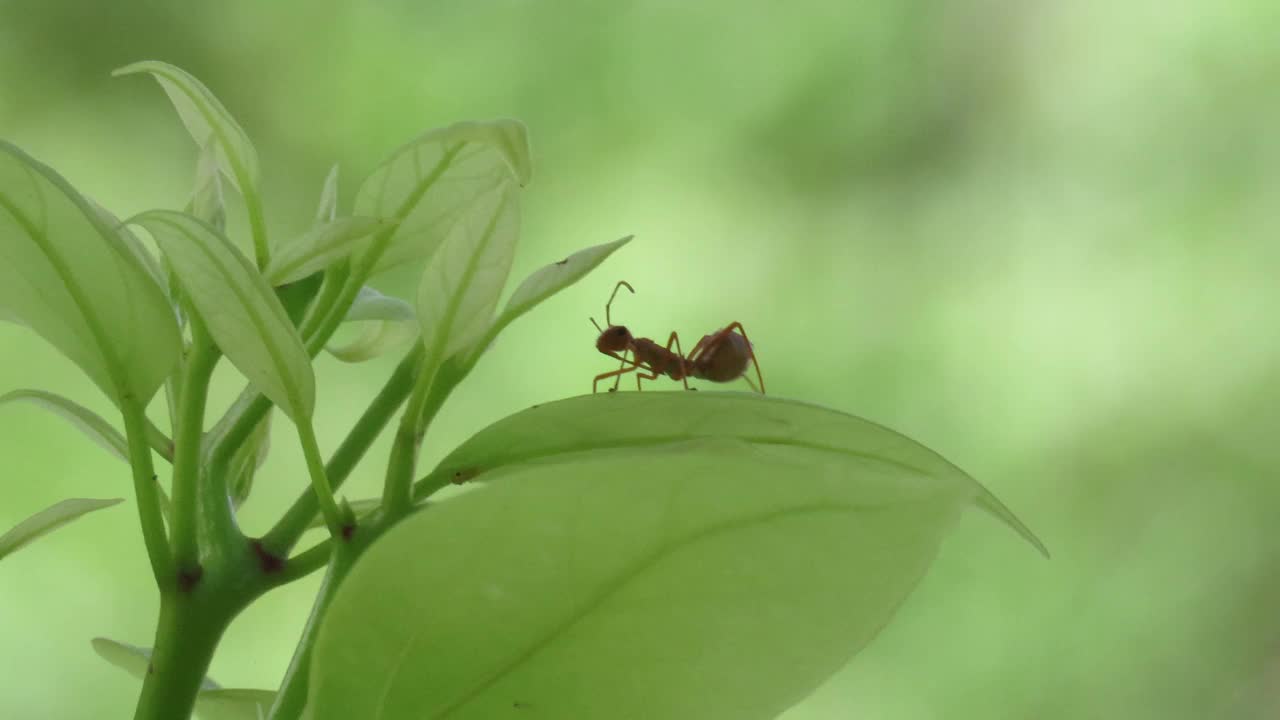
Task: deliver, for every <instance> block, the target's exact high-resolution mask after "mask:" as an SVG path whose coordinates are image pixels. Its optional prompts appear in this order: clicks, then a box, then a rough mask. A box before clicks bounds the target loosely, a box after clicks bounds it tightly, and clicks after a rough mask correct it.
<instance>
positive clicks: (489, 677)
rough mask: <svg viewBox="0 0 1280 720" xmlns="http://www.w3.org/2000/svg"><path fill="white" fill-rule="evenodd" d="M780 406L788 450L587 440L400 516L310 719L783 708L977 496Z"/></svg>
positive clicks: (896, 595) (335, 648)
mask: <svg viewBox="0 0 1280 720" xmlns="http://www.w3.org/2000/svg"><path fill="white" fill-rule="evenodd" d="M699 394H701V393H699ZM645 395H649V393H645ZM690 395H692V393H690ZM614 399H615V398H614V397H610V396H600V397H597V398H594V399H593V400H594V401H596V403H595V404H597V405H599V406H602V407H603V406H604V405H607V404H610V403H609V401H610V400H614ZM663 399H665V398H663ZM660 400H661V399H660ZM761 404H763V403H761ZM579 410H580V411H584V410H585V411H584V412H581V413H580V414H581V415H582V416H583V417H582V418H581V422H582V423H583V424H586V423H591V422H595V423H597V426H599V425H598V424H599V423H600V422H601V421H602V420H604V419H611V418H603V417H601V414H600V413H592V412H591V411H590V410H587V409H585V408H582V407H579ZM738 411H739V412H752V411H749V410H747V409H746V408H745V406H743V407H739V408H738ZM752 414H757V415H763V416H764V417H765V418H769V417H775V415H774V414H772V413H771V412H770V411H769V410H768V409H765V410H762V411H756V412H753V413H752ZM702 415H703V416H704V417H705V416H706V415H708V413H702ZM710 415H711V416H712V417H710V418H708V419H709V421H715V420H716V419H718V416H717V415H715V414H714V413H710ZM665 417H666V418H667V420H668V421H673V422H674V423H675V424H676V425H677V428H675V429H673V430H674V431H675V432H678V431H679V429H681V428H680V427H679V426H680V419H679V418H680V417H681V416H679V415H677V414H675V413H674V412H672V413H669V414H667V415H666V416H665ZM782 417H783V418H784V419H786V420H787V421H789V422H790V423H791V430H792V431H793V432H794V433H795V435H794V437H795V441H794V442H785V443H779V444H764V443H753V442H750V441H749V439H742V438H737V437H710V438H697V437H695V438H692V439H683V440H681V439H678V438H677V439H673V440H672V441H669V442H667V443H664V444H662V445H660V446H645V445H641V446H637V447H632V448H628V447H605V448H600V449H599V450H592V449H591V448H590V447H589V446H588V445H586V443H585V442H584V439H583V438H582V437H580V436H576V435H575V436H573V437H572V442H573V443H574V444H575V445H577V446H578V447H579V450H580V451H579V452H577V453H576V454H574V455H572V456H564V457H554V458H548V459H545V460H543V461H534V460H533V459H530V461H528V462H524V463H521V464H512V465H506V466H503V467H501V468H500V469H494V470H491V471H490V473H488V474H490V475H492V476H494V478H495V479H497V477H498V476H500V478H501V482H491V483H489V484H488V485H487V487H485V488H483V489H480V490H477V491H475V492H471V493H468V494H465V495H462V496H460V497H455V498H452V499H450V500H449V501H448V502H446V503H440V504H439V505H437V506H434V507H432V508H431V509H430V510H429V511H427V512H423V513H419V514H417V515H414V516H412V517H410V518H408V519H406V520H404V521H403V522H402V523H400V524H399V525H397V526H396V527H395V528H393V529H392V530H391V531H390V532H389V533H388V534H387V535H386V536H384V537H383V538H381V539H380V540H379V541H378V542H377V543H376V544H374V545H373V546H372V547H371V548H370V549H369V550H368V551H367V552H366V553H365V554H364V556H363V557H362V558H361V559H360V561H359V562H358V563H357V564H356V566H355V568H354V569H353V570H352V572H351V575H350V576H348V578H347V580H346V582H345V583H343V585H342V586H341V588H340V589H339V591H338V593H337V595H336V596H335V598H334V600H333V604H332V605H331V607H330V609H329V612H328V613H327V614H326V616H325V618H324V620H323V624H322V626H321V630H320V633H319V637H318V639H317V643H316V649H315V656H314V659H313V666H312V674H311V680H310V686H309V689H310V701H311V702H310V705H311V707H312V708H313V712H314V714H315V718H316V720H337V719H338V718H352V717H378V718H382V719H383V720H398V719H401V718H405V719H407V718H414V719H418V718H450V720H473V719H475V720H478V719H479V718H492V717H501V716H505V715H508V714H510V715H512V716H513V717H514V716H515V715H516V714H518V712H519V710H518V709H527V710H529V711H530V713H536V715H537V716H539V717H553V718H604V717H617V716H619V714H620V711H619V708H625V712H624V713H621V714H625V715H626V716H627V717H636V718H646V719H651V720H685V719H687V718H699V719H700V720H767V719H771V718H775V717H777V716H778V715H779V714H781V713H782V712H783V711H784V710H786V709H787V708H789V707H791V706H792V705H794V704H795V703H797V702H798V701H799V700H801V699H802V698H804V697H805V696H806V695H808V694H809V693H811V692H812V691H813V690H814V689H816V688H817V687H818V686H819V685H820V684H822V683H823V682H824V681H825V680H826V679H827V678H829V677H830V676H831V675H832V674H833V673H835V672H836V671H838V670H839V669H840V668H841V667H842V666H843V665H844V664H845V663H847V662H848V660H849V659H850V658H851V657H852V656H853V655H854V654H856V653H857V652H858V651H859V650H860V649H862V648H863V647H864V646H865V645H866V644H867V643H868V642H870V641H871V639H872V638H873V637H874V636H875V634H876V633H877V632H878V631H879V629H880V628H881V627H883V626H884V625H885V623H886V622H888V621H889V619H890V618H891V617H892V616H893V614H894V612H895V611H896V609H897V608H898V607H899V606H900V605H901V603H902V601H903V599H904V598H905V597H906V596H907V595H908V594H909V593H910V591H911V590H912V589H913V588H914V587H915V585H916V584H917V583H918V582H919V580H920V578H921V577H922V576H923V574H924V572H925V570H926V569H927V568H928V566H929V564H930V563H931V562H932V560H933V558H934V556H935V554H936V551H937V548H938V546H939V544H940V542H941V540H942V538H943V536H944V535H945V533H946V532H947V531H948V529H949V528H950V527H951V526H952V525H953V522H954V520H955V519H956V517H958V515H959V512H960V510H961V509H962V508H963V507H964V505H965V503H966V502H967V501H968V499H969V493H970V491H971V489H970V488H969V487H968V486H967V485H965V484H962V483H957V482H952V481H951V480H950V479H948V478H939V477H934V476H932V475H929V474H927V473H921V472H918V471H917V470H915V469H908V468H905V467H902V466H901V465H898V464H896V463H892V462H884V461H882V460H880V459H878V458H870V457H861V456H858V455H854V454H850V453H845V452H840V451H839V450H833V449H829V448H826V447H813V446H810V445H809V444H807V443H805V442H803V440H801V438H804V436H805V434H806V433H807V432H808V431H809V430H820V428H811V427H809V426H808V425H807V424H805V422H804V421H805V420H806V417H805V416H804V415H803V414H801V413H794V414H787V413H783V414H782ZM823 419H824V420H826V419H829V418H823ZM575 427H577V426H575ZM563 430H564V428H563V427H562V426H559V425H556V424H549V425H547V427H546V429H545V432H546V433H547V434H548V435H551V436H554V435H556V434H558V433H560V432H562V431H563ZM516 439H517V440H518V439H519V437H517V438H516ZM422 548H431V552H429V553H424V552H421V549H422Z"/></svg>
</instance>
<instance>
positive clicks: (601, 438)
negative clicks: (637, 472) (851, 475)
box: [416, 392, 1048, 555]
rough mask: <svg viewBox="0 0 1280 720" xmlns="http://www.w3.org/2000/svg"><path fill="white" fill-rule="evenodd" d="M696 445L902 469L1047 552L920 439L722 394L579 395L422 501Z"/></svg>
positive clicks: (515, 420)
mask: <svg viewBox="0 0 1280 720" xmlns="http://www.w3.org/2000/svg"><path fill="white" fill-rule="evenodd" d="M692 437H714V438H733V439H739V440H743V441H745V442H750V443H754V444H757V445H761V446H774V445H788V444H797V445H803V446H806V447H812V448H814V449H815V450H816V451H821V452H834V453H841V454H844V455H848V456H849V457H852V458H870V459H874V460H877V461H881V462H886V463H891V464H896V465H898V466H899V467H901V469H902V471H903V472H910V473H919V474H926V475H929V476H932V477H936V478H942V479H945V480H946V481H947V482H950V483H952V484H955V485H957V486H960V487H963V488H966V491H965V492H967V493H968V494H969V495H970V497H972V498H973V499H974V502H975V503H976V504H977V505H978V506H979V507H980V508H982V509H983V510H985V511H987V512H988V513H990V514H991V515H993V516H995V517H996V518H997V519H999V520H1000V521H1001V522H1003V523H1005V524H1006V525H1008V526H1009V527H1010V528H1011V529H1012V530H1014V531H1015V532H1017V533H1018V534H1019V535H1021V536H1022V537H1023V538H1024V539H1025V540H1026V541H1027V542H1029V543H1031V545H1032V546H1033V547H1035V548H1036V549H1037V550H1039V551H1040V552H1041V553H1042V554H1045V555H1047V554H1048V553H1047V551H1046V550H1045V547H1044V544H1043V543H1041V542H1040V540H1039V538H1037V537H1036V536H1035V534H1034V533H1033V532H1031V530H1030V529H1029V528H1027V526H1026V525H1024V524H1023V523H1022V521H1020V520H1018V518H1017V517H1016V516H1015V515H1014V514H1013V513H1012V512H1011V511H1010V510H1009V509H1008V508H1007V507H1005V506H1004V504H1003V503H1001V502H1000V500H999V499H997V498H996V497H995V496H994V495H992V494H991V493H990V492H988V491H987V489H986V488H984V487H982V485H980V484H979V483H978V481H976V480H974V479H973V478H972V477H970V476H969V475H968V474H967V473H965V472H964V471H963V470H961V469H959V468H957V467H956V466H955V465H952V464H951V463H950V462H948V461H947V460H946V459H945V458H943V457H942V456H941V455H938V454H937V453H935V452H933V451H932V450H929V449H928V448H926V447H924V446H922V445H920V444H919V443H917V442H916V441H914V440H912V439H910V438H908V437H906V436H904V435H901V434H899V433H896V432H894V431H892V430H889V429H888V428H885V427H884V426H882V425H878V424H876V423H874V422H871V421H870V420H865V419H863V418H860V417H857V416H854V415H848V414H846V413H842V412H838V411H835V410H831V409H828V408H823V407H819V406H817V405H810V404H807V403H801V402H796V401H792V400H783V399H779V398H776V397H772V396H771V397H768V398H761V397H758V396H756V395H754V394H739V393H724V392H706V393H689V392H645V393H610V394H609V395H583V396H579V397H574V398H569V399H567V400H560V401H557V402H553V403H548V404H546V405H539V406H535V407H533V408H530V409H528V410H525V411H523V412H519V413H516V414H514V415H511V416H509V417H506V418H503V419H502V420H499V421H498V422H496V423H494V424H493V425H490V426H489V427H487V428H485V429H484V430H481V431H480V432H479V433H477V434H475V435H474V436H472V437H471V438H470V439H469V440H467V441H466V442H464V443H463V444H462V445H460V446H459V447H458V448H457V449H455V450H454V451H453V452H452V453H450V454H449V455H448V456H447V457H445V459H444V460H442V461H441V462H440V464H439V465H438V466H437V467H436V469H435V470H433V471H432V473H431V475H430V476H429V477H427V478H425V479H424V481H423V482H420V483H419V487H418V488H417V489H416V495H417V496H418V497H419V498H421V497H422V496H423V493H424V492H429V491H430V490H432V489H434V488H438V487H440V486H442V485H444V484H446V483H448V482H450V481H463V480H470V479H473V478H477V477H478V478H479V479H481V480H483V479H486V478H487V473H489V472H490V471H491V470H493V469H496V468H501V467H503V466H507V465H513V464H520V463H525V462H533V461H537V462H549V461H555V462H568V461H571V460H573V459H574V458H576V457H577V456H578V454H579V453H583V452H587V453H590V452H600V451H605V450H610V449H617V448H633V449H637V450H642V449H643V448H649V447H661V446H663V445H665V444H667V443H671V442H677V441H680V440H682V439H687V438H692Z"/></svg>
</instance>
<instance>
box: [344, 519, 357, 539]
mask: <svg viewBox="0 0 1280 720" xmlns="http://www.w3.org/2000/svg"><path fill="white" fill-rule="evenodd" d="M355 534H356V526H355V523H347V524H346V525H343V526H342V539H343V540H350V539H351V536H352V535H355Z"/></svg>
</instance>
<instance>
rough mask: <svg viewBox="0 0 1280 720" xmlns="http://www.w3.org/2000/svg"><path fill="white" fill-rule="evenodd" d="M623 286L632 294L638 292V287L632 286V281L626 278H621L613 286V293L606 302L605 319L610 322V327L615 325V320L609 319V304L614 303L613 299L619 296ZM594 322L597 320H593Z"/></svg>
mask: <svg viewBox="0 0 1280 720" xmlns="http://www.w3.org/2000/svg"><path fill="white" fill-rule="evenodd" d="M623 287H625V288H626V289H628V290H630V291H631V294H632V295H634V294H635V292H636V289H635V288H633V287H631V283H629V282H627V281H626V280H619V281H618V284H617V285H615V286H613V294H612V295H610V296H609V302H607V303H605V304H604V321H605V322H606V323H608V324H609V327H613V321H612V320H610V319H609V306H610V305H613V299H614V298H616V297H618V291H619V290H621V289H622V288H623ZM592 322H595V321H594V320H592Z"/></svg>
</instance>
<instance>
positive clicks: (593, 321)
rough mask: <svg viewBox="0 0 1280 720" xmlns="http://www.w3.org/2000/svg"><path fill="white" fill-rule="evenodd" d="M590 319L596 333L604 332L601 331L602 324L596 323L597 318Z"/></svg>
mask: <svg viewBox="0 0 1280 720" xmlns="http://www.w3.org/2000/svg"><path fill="white" fill-rule="evenodd" d="M588 319H589V320H590V321H591V324H592V325H595V326H596V332H604V330H602V329H600V323H598V322H596V319H595V318H588Z"/></svg>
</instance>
